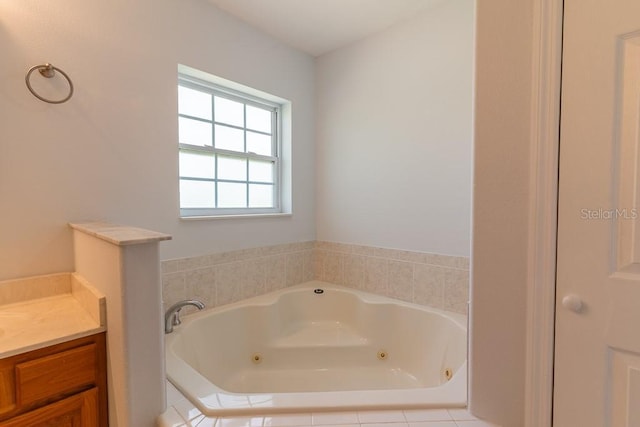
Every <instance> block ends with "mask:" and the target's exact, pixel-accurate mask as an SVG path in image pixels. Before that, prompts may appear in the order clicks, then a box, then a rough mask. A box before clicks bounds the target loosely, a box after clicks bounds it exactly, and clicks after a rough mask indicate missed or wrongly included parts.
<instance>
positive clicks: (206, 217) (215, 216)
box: [180, 212, 293, 221]
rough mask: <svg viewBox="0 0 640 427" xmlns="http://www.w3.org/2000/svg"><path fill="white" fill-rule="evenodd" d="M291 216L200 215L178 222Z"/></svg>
mask: <svg viewBox="0 0 640 427" xmlns="http://www.w3.org/2000/svg"><path fill="white" fill-rule="evenodd" d="M288 216H293V214H292V213H290V212H284V213H266V214H234V215H202V216H181V217H180V220H184V221H203V220H216V219H234V218H235V219H249V218H281V217H288Z"/></svg>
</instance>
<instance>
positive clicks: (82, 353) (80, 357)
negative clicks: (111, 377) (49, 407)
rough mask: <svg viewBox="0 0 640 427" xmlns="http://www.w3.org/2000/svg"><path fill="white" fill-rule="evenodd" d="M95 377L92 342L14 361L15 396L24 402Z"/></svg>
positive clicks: (79, 385)
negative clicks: (16, 392) (33, 357)
mask: <svg viewBox="0 0 640 427" xmlns="http://www.w3.org/2000/svg"><path fill="white" fill-rule="evenodd" d="M95 381H96V345H95V344H89V345H85V346H82V347H78V348H74V349H72V350H67V351H63V352H60V353H57V354H53V355H51V356H47V357H43V358H40V359H37V360H32V361H29V362H25V363H20V364H18V365H16V383H17V390H18V399H17V400H18V403H19V404H20V405H24V406H26V405H30V404H31V403H34V402H37V401H39V400H43V399H47V398H51V397H57V396H61V395H64V394H67V393H73V392H75V391H78V390H81V389H82V388H83V387H89V386H91V385H93V384H95Z"/></svg>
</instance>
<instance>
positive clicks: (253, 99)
mask: <svg viewBox="0 0 640 427" xmlns="http://www.w3.org/2000/svg"><path fill="white" fill-rule="evenodd" d="M178 86H184V87H187V88H190V89H194V90H197V91H200V92H204V93H209V94H211V95H212V98H211V100H212V106H211V108H212V118H211V120H207V119H202V118H199V117H193V116H189V115H185V114H180V113H178V116H177V117H178V118H180V117H185V118H189V119H193V120H199V121H203V122H207V123H211V125H212V145H211V146H205V147H203V146H200V145H191V144H184V143H180V141H178V153H180V152H182V151H192V152H199V153H210V154H213V155H214V156H215V158H216V159H217V155H225V156H231V157H236V158H242V159H247V160H263V161H270V162H273V164H274V172H273V207H271V208H251V207H246V208H220V207H217V204H218V202H217V200H218V190H217V185H218V183H219V182H238V183H240V182H241V183H245V184H246V185H247V195H246V197H247V206H248V205H249V203H248V200H249V184H258V183H257V182H253V181H250V180H249V174H248V171H247V176H246V180H245V181H232V180H224V179H218V175H217V174H218V168H217V165H216V171H215V175H214V178H193V177H183V176H181V175H180V173H178V175H179V177H178V180H179V182H180V181H182V180H183V179H184V180H193V181H208V182H215V185H216V199H215V200H216V202H215V203H216V207H210V208H209V207H207V208H192V207H189V208H183V207H182V205H180V216H181V217H182V218H206V217H228V216H252V215H272V214H280V213H283V209H282V200H281V198H282V197H281V195H282V154H281V153H282V138H281V135H282V107H283V106H282V104H279V103H276V102H273V101H270V100H267V99H264V98H261V97H258V96H254V95H251V94H248V93H246V92H242V91H239V90H235V89H231V88H228V87H225V86H221V85H218V84H215V83H212V82H208V81H205V80H201V79H198V78H196V77H193V76H189V75H186V74H182V73H179V74H178ZM213 96H217V97H223V98H227V99H230V100H233V101H236V102H240V103H242V104H245V105H250V106H255V107H259V108H263V109H268V110H271V111H272V112H273V113H274V114H273V115H272V154H273V155H272V156H266V155H261V154H257V153H252V152H238V151H231V150H224V149H219V148H215V124H217V122H216V121H215V109H214V105H213ZM218 124H221V125H224V126H229V125H228V124H226V123H218ZM231 127H234V126H231ZM235 128H237V129H243V130H244V131H245V146H246V131H247V130H250V131H252V132H253V130H251V129H247V128H246V123H245V127H238V126H235ZM216 162H217V160H216ZM247 167H248V162H247ZM179 203H181V202H179Z"/></svg>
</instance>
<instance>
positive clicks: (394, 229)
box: [316, 0, 474, 256]
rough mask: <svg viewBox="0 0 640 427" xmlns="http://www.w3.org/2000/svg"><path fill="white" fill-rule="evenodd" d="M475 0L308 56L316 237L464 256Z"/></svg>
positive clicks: (466, 253) (467, 224) (457, 0)
mask: <svg viewBox="0 0 640 427" xmlns="http://www.w3.org/2000/svg"><path fill="white" fill-rule="evenodd" d="M473 28H474V1H473V0H455V1H449V2H443V3H441V4H439V5H437V6H435V7H434V8H432V9H429V10H427V11H426V12H423V13H421V14H420V15H417V16H416V17H414V18H412V19H411V20H409V21H406V22H403V23H400V24H396V25H394V26H393V27H390V28H389V29H387V30H386V31H384V32H382V33H379V34H376V35H374V36H371V37H368V38H366V39H364V40H361V41H359V42H356V43H354V44H352V45H349V46H347V47H344V48H342V49H339V50H337V51H334V52H331V53H328V54H325V55H323V56H321V57H319V58H318V60H317V71H316V76H317V77H316V78H317V86H316V87H317V125H316V129H317V136H318V137H317V152H318V166H317V167H318V183H319V185H318V195H317V200H318V202H317V206H318V239H319V240H326V241H333V242H345V243H356V244H362V245H369V246H380V247H387V248H398V249H406V250H414V251H424V252H433V253H439V254H447V255H457V256H469V251H470V234H471V230H470V228H471V225H470V224H471V170H472V160H471V158H472V138H473V137H472V122H473V120H472V97H473V88H472V82H473V49H474V44H473V43H474V35H473Z"/></svg>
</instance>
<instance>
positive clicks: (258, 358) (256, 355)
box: [251, 353, 262, 363]
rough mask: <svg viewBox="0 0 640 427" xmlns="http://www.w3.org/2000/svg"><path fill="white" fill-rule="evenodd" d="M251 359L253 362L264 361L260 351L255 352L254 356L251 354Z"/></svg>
mask: <svg viewBox="0 0 640 427" xmlns="http://www.w3.org/2000/svg"><path fill="white" fill-rule="evenodd" d="M251 361H252V362H253V363H260V362H262V356H261V355H260V353H254V354H253V356H251Z"/></svg>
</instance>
